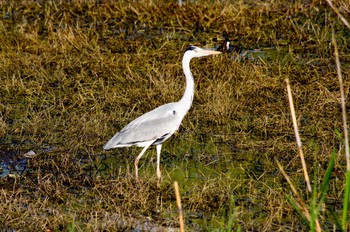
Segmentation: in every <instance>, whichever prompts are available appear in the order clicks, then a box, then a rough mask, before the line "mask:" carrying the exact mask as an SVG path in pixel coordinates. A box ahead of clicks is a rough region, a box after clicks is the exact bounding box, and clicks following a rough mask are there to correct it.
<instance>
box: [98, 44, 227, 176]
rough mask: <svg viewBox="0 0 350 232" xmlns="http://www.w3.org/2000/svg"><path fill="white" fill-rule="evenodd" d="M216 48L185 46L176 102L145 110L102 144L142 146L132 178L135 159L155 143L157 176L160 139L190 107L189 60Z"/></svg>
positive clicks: (191, 87) (175, 125)
mask: <svg viewBox="0 0 350 232" xmlns="http://www.w3.org/2000/svg"><path fill="white" fill-rule="evenodd" d="M220 53H221V52H219V51H212V50H205V49H202V48H199V47H195V46H189V47H188V48H187V49H186V51H185V54H184V56H183V58H182V69H183V72H184V74H185V76H186V89H185V92H184V95H183V96H182V98H181V99H180V101H178V102H171V103H168V104H165V105H162V106H159V107H157V108H155V109H154V110H152V111H150V112H148V113H145V114H144V115H142V116H140V117H138V118H136V119H135V120H133V121H132V122H130V123H129V124H128V125H126V126H125V127H124V128H123V129H122V130H121V131H120V132H118V133H116V134H115V135H114V136H113V137H112V138H111V139H110V140H109V141H108V142H107V143H106V145H104V147H103V148H104V150H109V149H111V148H117V147H129V146H133V145H136V146H138V147H143V149H142V151H141V153H140V154H139V155H138V156H137V157H136V159H135V178H136V180H138V163H139V160H140V159H141V157H142V155H143V154H144V153H145V151H146V150H147V148H148V147H149V146H151V145H156V148H157V177H158V181H159V180H160V178H161V172H160V167H159V165H160V153H161V150H162V143H163V142H164V141H165V140H167V139H168V138H169V137H170V136H171V135H172V134H174V132H175V131H176V130H177V129H178V128H179V126H180V124H181V121H182V119H183V118H184V116H185V115H186V113H187V112H188V110H189V109H190V107H191V105H192V100H193V94H194V80H193V76H192V73H191V70H190V61H191V59H192V58H194V57H202V56H208V55H214V54H220Z"/></svg>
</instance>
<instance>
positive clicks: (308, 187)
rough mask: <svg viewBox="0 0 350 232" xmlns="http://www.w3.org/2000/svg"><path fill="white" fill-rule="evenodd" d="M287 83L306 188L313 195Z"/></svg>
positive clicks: (288, 87)
mask: <svg viewBox="0 0 350 232" xmlns="http://www.w3.org/2000/svg"><path fill="white" fill-rule="evenodd" d="M286 83H287V92H288V99H289V106H290V111H291V114H292V121H293V127H294V133H295V138H296V141H297V146H298V153H299V156H300V159H301V165H302V167H303V172H304V178H305V182H306V186H307V189H308V191H309V192H310V193H311V184H310V179H309V174H308V173H307V168H306V162H305V158H304V152H303V148H302V145H301V140H300V136H299V129H298V124H297V119H296V116H295V109H294V103H293V96H292V91H291V89H290V84H289V79H288V78H286Z"/></svg>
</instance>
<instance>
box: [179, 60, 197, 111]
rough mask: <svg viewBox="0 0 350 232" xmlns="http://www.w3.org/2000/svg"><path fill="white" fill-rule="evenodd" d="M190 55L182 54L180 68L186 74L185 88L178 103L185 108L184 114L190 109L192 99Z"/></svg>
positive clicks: (192, 84) (192, 85)
mask: <svg viewBox="0 0 350 232" xmlns="http://www.w3.org/2000/svg"><path fill="white" fill-rule="evenodd" d="M191 58H192V57H190V56H187V55H186V54H185V55H184V57H183V59H182V69H183V71H184V74H185V76H186V89H185V93H184V95H183V96H182V98H181V100H180V103H181V105H182V106H183V109H184V110H185V112H184V113H185V114H186V113H187V111H188V110H189V109H190V107H191V105H192V100H193V94H194V81H193V76H192V73H191V70H190V60H191Z"/></svg>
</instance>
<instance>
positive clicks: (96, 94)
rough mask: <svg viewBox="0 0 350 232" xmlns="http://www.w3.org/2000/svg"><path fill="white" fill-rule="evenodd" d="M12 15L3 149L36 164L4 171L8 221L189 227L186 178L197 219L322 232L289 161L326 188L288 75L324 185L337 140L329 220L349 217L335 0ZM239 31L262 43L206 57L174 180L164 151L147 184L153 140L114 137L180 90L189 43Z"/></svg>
mask: <svg viewBox="0 0 350 232" xmlns="http://www.w3.org/2000/svg"><path fill="white" fill-rule="evenodd" d="M338 3H339V4H340V5H337V6H338V7H339V9H340V10H341V12H342V13H343V14H344V15H346V16H349V15H350V11H349V8H346V6H347V5H346V4H341V2H338ZM0 12H1V14H0V15H1V18H0V56H1V57H0V60H1V61H0V79H1V88H0V97H1V102H0V146H1V153H0V157H1V159H2V161H4V160H7V161H8V160H9V157H8V156H9V154H14V155H21V154H24V153H26V152H28V151H30V150H33V151H34V152H35V153H36V156H34V157H31V158H28V159H26V162H27V163H26V170H25V171H24V172H23V173H21V175H11V176H7V177H4V178H1V179H0V187H1V188H0V208H1V210H0V228H4V229H16V230H18V231H19V230H21V231H45V230H47V229H49V230H52V231H67V230H71V231H116V230H131V229H132V228H134V229H135V228H136V229H137V228H138V229H140V230H145V231H147V230H151V229H157V230H159V231H166V230H167V229H169V228H178V221H177V208H176V201H175V195H174V190H173V182H174V181H175V180H176V181H178V182H179V184H180V190H181V196H182V203H183V210H184V217H185V224H186V228H187V229H188V230H189V231H223V230H231V228H226V227H227V225H228V220H231V222H230V225H232V226H231V227H232V230H234V231H236V230H237V229H239V228H241V229H242V230H243V231H296V230H308V229H309V227H308V224H307V223H306V222H305V221H304V220H303V219H302V218H301V217H300V216H299V215H298V213H297V212H296V211H295V209H294V208H293V207H292V206H291V204H290V203H289V202H288V201H287V199H286V196H287V195H291V194H292V192H291V189H290V185H289V184H288V183H287V182H286V180H285V178H284V176H283V175H282V174H281V173H280V171H279V169H278V167H277V165H276V160H278V161H279V162H280V163H281V165H282V166H283V167H284V170H285V172H286V173H287V174H288V175H289V177H290V179H291V181H292V182H293V183H294V186H295V187H296V189H297V191H298V192H299V193H301V196H302V197H303V199H305V201H306V202H307V201H308V200H309V199H311V195H310V194H309V193H308V192H307V191H306V186H305V182H304V176H303V171H302V169H301V163H300V159H299V156H298V151H297V146H296V143H295V135H294V131H293V125H292V121H291V115H290V110H289V105H288V98H287V92H286V84H285V78H289V79H290V83H291V87H292V91H293V98H294V104H295V108H296V111H297V121H298V123H299V129H300V136H301V139H302V142H303V146H304V153H305V158H306V163H307V167H308V172H309V174H310V176H311V181H312V184H313V186H320V183H321V178H313V176H317V177H322V176H324V175H325V172H326V169H327V166H328V163H329V160H330V156H331V154H332V151H333V149H336V152H337V155H336V158H335V164H334V168H333V171H332V174H331V180H330V182H329V184H328V186H329V188H328V190H327V194H326V197H325V201H324V204H323V207H322V210H321V213H320V216H319V218H318V220H319V222H320V225H321V227H322V228H323V229H324V230H331V229H333V230H335V229H337V228H338V227H337V226H336V225H337V219H336V218H337V215H338V216H339V215H340V211H341V209H342V202H343V194H344V185H345V181H344V180H345V172H346V161H345V158H344V155H343V144H342V138H343V135H342V117H341V106H340V103H339V97H340V94H339V83H338V79H337V72H336V68H335V62H334V57H333V47H332V45H331V41H332V33H331V31H332V30H331V28H332V27H333V28H334V30H335V32H336V39H337V41H338V46H339V53H340V60H341V65H342V70H343V78H344V87H345V94H346V98H347V99H348V98H349V73H350V65H349V42H350V40H349V38H350V37H349V35H350V31H349V30H348V29H347V28H346V27H345V26H344V24H343V23H342V22H341V21H340V20H338V17H337V15H336V14H335V13H334V11H333V10H332V9H331V8H330V7H329V6H328V5H327V3H326V2H322V1H293V2H290V1H254V0H253V1H232V2H231V1H214V2H211V3H208V2H207V1H195V2H185V3H184V4H182V5H179V4H178V3H177V2H176V1H135V2H129V1H121V2H118V3H116V2H114V1H78V0H77V1H74V0H73V1H31V0H22V1H3V2H1V3H0ZM225 38H228V39H229V40H230V44H231V45H233V46H235V47H237V48H239V49H237V50H238V51H242V50H244V51H256V50H257V51H260V54H255V55H254V54H253V55H244V54H243V53H241V54H235V53H234V52H232V53H225V54H222V55H220V56H215V57H209V58H203V59H204V60H203V59H200V60H193V61H192V63H191V68H192V72H193V75H194V79H195V85H196V87H195V90H196V92H195V97H194V102H193V106H192V108H191V109H190V111H189V113H188V115H187V116H186V117H185V119H184V121H183V123H182V125H181V126H180V129H179V131H178V132H177V133H176V134H175V135H174V136H173V137H172V138H170V139H169V140H168V141H166V142H165V143H164V144H163V151H162V157H161V170H162V175H163V179H162V183H161V186H160V188H157V185H156V182H157V177H156V174H155V167H156V162H155V160H156V151H155V148H152V149H149V150H148V151H147V153H146V154H145V156H144V157H143V159H141V161H140V165H141V169H140V179H141V180H140V182H138V183H137V182H136V181H135V180H134V178H133V161H134V159H135V157H136V156H137V154H138V153H139V152H140V148H133V147H131V148H123V149H115V150H112V151H108V152H105V151H103V149H102V147H103V145H104V144H105V143H106V142H107V141H108V139H109V138H110V137H111V136H112V135H113V134H114V133H115V132H117V131H118V130H120V129H121V128H123V126H125V125H126V124H127V123H128V122H130V121H131V120H132V119H134V118H136V117H138V116H140V115H142V114H143V113H145V112H147V111H149V110H151V109H153V108H155V107H157V106H159V105H161V104H164V103H167V102H171V101H177V100H179V99H180V97H181V96H182V93H183V90H184V85H185V79H184V76H183V73H182V69H181V58H182V54H183V51H184V50H185V48H186V47H187V46H188V45H190V44H193V45H198V46H200V47H206V48H218V47H219V46H220V45H222V43H223V41H224V39H225ZM248 53H249V52H248ZM245 54H247V53H245ZM347 108H348V109H349V108H350V105H349V104H348V103H347ZM12 164H13V163H10V164H9V165H12ZM12 169H13V168H12ZM12 171H15V170H12Z"/></svg>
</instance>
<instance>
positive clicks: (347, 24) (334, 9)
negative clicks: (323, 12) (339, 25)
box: [326, 0, 350, 29]
mask: <svg viewBox="0 0 350 232" xmlns="http://www.w3.org/2000/svg"><path fill="white" fill-rule="evenodd" d="M326 1H327V3H328V5H329V6H330V7H331V8H332V9H333V11H334V12H335V13H336V14H337V15H338V17H339V18H340V20H341V21H342V22H343V23H344V24H345V26H347V27H348V28H349V29H350V24H349V22H348V21H347V20H346V18H345V17H344V16H343V15H342V14H341V13H340V12H339V10H338V8H336V7H335V6H334V5H333V2H332V0H326Z"/></svg>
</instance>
